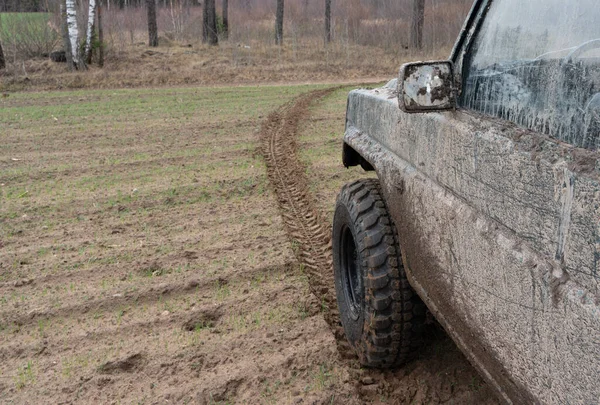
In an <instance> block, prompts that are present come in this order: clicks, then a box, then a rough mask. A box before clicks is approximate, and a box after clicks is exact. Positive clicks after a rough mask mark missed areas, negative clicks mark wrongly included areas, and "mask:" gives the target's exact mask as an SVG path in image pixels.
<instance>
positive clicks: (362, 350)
mask: <svg viewBox="0 0 600 405" xmlns="http://www.w3.org/2000/svg"><path fill="white" fill-rule="evenodd" d="M350 237H351V238H352V240H350ZM332 244H333V246H332V247H333V266H334V275H335V289H336V295H337V302H338V307H339V311H340V319H341V323H342V326H343V327H344V332H345V334H346V338H347V339H348V341H349V342H350V344H351V345H352V347H353V348H354V350H355V351H356V354H357V355H358V357H359V360H360V362H361V363H362V365H364V366H368V367H378V368H389V367H394V366H398V365H400V364H402V363H404V362H406V361H407V360H408V359H409V358H410V356H411V355H412V354H414V352H415V350H416V349H417V348H418V346H419V343H420V340H421V333H422V332H421V331H422V329H423V324H424V322H425V306H424V304H423V302H422V301H421V300H420V299H419V297H418V295H417V294H416V293H415V292H414V291H413V289H412V288H411V286H410V284H409V283H408V280H407V279H406V274H405V272H404V267H403V265H402V260H401V256H400V247H399V244H398V238H397V233H396V229H395V226H394V224H393V223H392V220H391V218H390V216H389V214H388V211H387V209H386V205H385V203H384V200H383V198H382V195H381V191H380V188H379V182H378V181H377V180H376V179H363V180H358V181H355V182H353V183H350V184H346V185H345V186H344V187H343V188H342V190H341V192H340V194H339V195H338V198H337V204H336V210H335V216H334V219H333V238H332ZM352 245H354V247H352ZM353 273H354V275H353Z"/></svg>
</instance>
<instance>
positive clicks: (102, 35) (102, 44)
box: [98, 0, 104, 67]
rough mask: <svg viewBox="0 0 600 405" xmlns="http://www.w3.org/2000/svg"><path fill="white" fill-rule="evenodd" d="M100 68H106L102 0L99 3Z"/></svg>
mask: <svg viewBox="0 0 600 405" xmlns="http://www.w3.org/2000/svg"><path fill="white" fill-rule="evenodd" d="M98 42H99V44H100V47H99V48H98V66H100V67H103V66H104V27H103V26H102V0H100V2H99V3H98Z"/></svg>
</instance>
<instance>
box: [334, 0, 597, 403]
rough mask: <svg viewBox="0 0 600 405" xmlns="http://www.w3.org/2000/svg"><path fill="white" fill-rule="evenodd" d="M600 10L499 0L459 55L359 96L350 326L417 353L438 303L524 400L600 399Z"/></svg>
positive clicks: (496, 376)
mask: <svg viewBox="0 0 600 405" xmlns="http://www.w3.org/2000/svg"><path fill="white" fill-rule="evenodd" d="M599 147H600V8H599V7H598V5H597V1H596V0H572V1H563V0H528V1H522V0H481V1H476V2H475V4H474V5H473V8H472V10H471V12H470V14H469V17H468V19H467V21H466V23H465V26H464V29H463V30H462V32H461V34H460V36H459V38H458V40H457V43H456V45H455V47H454V50H453V51H452V55H451V57H450V60H448V61H439V62H427V63H422V62H419V63H411V64H407V65H404V66H403V67H402V68H401V70H400V76H399V78H398V79H396V80H393V81H391V82H390V83H388V84H387V85H386V86H385V87H383V88H379V89H375V90H356V91H353V92H351V93H350V95H349V98H348V107H347V116H346V132H345V135H344V147H343V161H344V164H345V165H346V166H355V165H360V166H362V167H363V168H364V169H365V170H374V171H375V172H376V173H377V177H378V180H375V179H368V180H358V181H356V182H354V183H351V184H348V185H346V186H345V187H344V188H343V189H342V191H341V193H340V195H339V197H338V200H337V205H336V211H335V216H334V223H333V254H334V271H335V280H336V292H337V297H338V305H339V308H340V314H341V319H342V324H343V326H344V330H345V333H346V337H347V339H348V340H349V342H350V343H351V344H352V346H353V347H354V348H355V350H356V352H357V354H358V356H359V358H360V360H361V362H362V363H363V364H364V365H367V366H377V367H391V366H396V365H399V364H401V363H403V362H404V361H406V360H407V359H408V358H409V357H410V355H411V353H413V352H414V348H415V347H416V346H417V345H418V343H419V341H420V340H421V336H420V335H419V334H420V331H421V325H422V323H423V318H424V314H425V307H424V305H423V303H424V304H425V305H426V306H427V307H428V309H429V311H430V312H431V313H432V314H433V315H434V316H435V318H436V319H437V320H438V321H439V322H440V323H441V324H442V325H443V327H444V328H445V329H446V331H447V332H448V333H449V334H450V335H451V336H452V338H453V339H454V341H455V342H456V344H457V345H458V346H459V347H460V348H461V349H462V350H463V351H464V353H465V355H466V356H467V357H468V358H469V360H470V361H471V362H472V363H473V364H474V365H475V366H476V367H477V368H478V369H479V370H480V372H481V374H482V375H483V376H484V377H485V378H486V379H487V380H488V381H489V383H490V384H491V385H492V386H493V387H495V388H496V389H497V391H498V393H499V396H500V397H501V398H502V399H504V400H505V401H506V402H508V403H515V404H529V403H557V404H558V403H560V404H567V403H573V404H574V403H581V404H584V403H585V404H593V403H594V404H597V403H599V402H600V383H599V382H598V376H599V375H600V268H599V263H600V170H599V164H598V157H599V156H600V154H599V153H598V152H597V150H598V148H599Z"/></svg>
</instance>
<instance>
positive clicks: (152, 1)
mask: <svg viewBox="0 0 600 405" xmlns="http://www.w3.org/2000/svg"><path fill="white" fill-rule="evenodd" d="M146 8H147V9H148V46H158V24H157V23H156V0H146Z"/></svg>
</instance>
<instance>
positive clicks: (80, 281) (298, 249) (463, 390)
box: [0, 86, 496, 404]
mask: <svg viewBox="0 0 600 405" xmlns="http://www.w3.org/2000/svg"><path fill="white" fill-rule="evenodd" d="M347 90H348V89H327V88H324V87H323V86H320V87H318V86H294V87H263V88H256V87H246V88H211V89H189V88H188V89H145V90H127V91H93V92H60V93H29V94H23V95H21V94H14V95H11V96H10V97H8V98H4V99H1V100H0V104H1V107H2V108H0V133H2V136H3V143H2V146H1V147H0V190H1V193H2V194H1V205H0V402H1V403H31V404H42V403H52V404H56V403H146V404H154V403H156V404H164V403H199V404H218V403H221V404H233V403H247V404H258V403H265V404H270V403H272V404H280V403H281V404H286V403H306V404H362V403H478V404H481V403H483V404H492V403H496V402H495V400H494V399H493V397H492V394H491V392H490V390H489V388H488V387H487V386H486V385H485V383H483V382H482V380H481V379H480V378H479V376H478V375H477V373H476V372H475V371H474V370H473V369H472V368H471V367H470V366H469V364H468V363H467V362H466V360H465V359H464V357H463V356H462V355H461V354H460V352H459V351H458V350H457V349H456V348H455V346H454V345H453V343H452V342H451V340H449V339H448V338H447V337H446V336H445V334H444V333H443V331H442V330H441V329H439V328H437V327H435V326H432V327H431V332H430V341H429V342H427V344H426V345H425V347H424V349H423V350H422V353H420V354H419V355H418V358H417V359H416V360H415V361H413V362H411V363H410V364H408V365H407V366H406V367H404V368H402V369H400V370H396V371H389V372H378V371H375V370H365V369H361V368H360V367H359V365H358V363H357V361H356V359H355V358H354V357H353V355H352V353H351V351H350V350H348V347H347V345H346V344H345V342H344V340H343V336H342V334H341V330H340V328H339V324H338V321H337V313H336V307H335V300H334V298H333V289H332V286H333V284H332V279H331V264H330V261H331V255H330V241H329V224H330V217H331V209H332V207H333V203H334V199H335V194H336V193H337V190H338V189H339V185H340V184H343V183H344V182H345V181H347V180H349V179H353V178H357V177H360V176H364V174H363V173H361V172H360V171H359V170H353V171H345V169H343V168H341V164H340V163H339V141H340V137H341V133H342V132H343V115H344V100H345V93H347ZM282 103H285V104H284V105H283V107H281V105H282Z"/></svg>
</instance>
